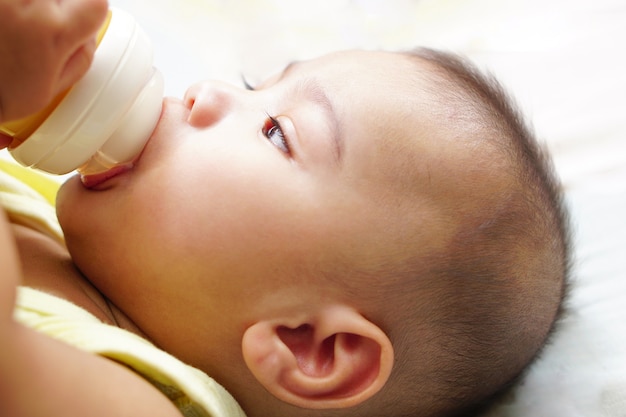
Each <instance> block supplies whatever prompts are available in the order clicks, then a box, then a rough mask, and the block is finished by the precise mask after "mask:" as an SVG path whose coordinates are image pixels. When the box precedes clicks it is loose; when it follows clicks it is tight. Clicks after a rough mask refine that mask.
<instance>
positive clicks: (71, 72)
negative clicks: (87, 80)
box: [54, 39, 96, 95]
mask: <svg viewBox="0 0 626 417" xmlns="http://www.w3.org/2000/svg"><path fill="white" fill-rule="evenodd" d="M95 50H96V40H95V39H91V40H89V41H87V43H85V44H84V45H82V46H81V47H79V48H78V49H77V50H76V51H75V52H74V53H73V54H72V55H71V56H70V58H69V59H68V60H67V62H66V63H65V66H64V67H63V69H62V70H61V74H60V75H59V80H58V83H57V86H56V91H55V92H54V94H55V95H56V94H58V93H60V92H62V91H65V90H66V89H67V88H69V87H71V86H72V85H73V84H74V83H76V82H77V81H78V80H79V79H80V78H81V77H82V76H83V75H85V73H86V72H87V70H88V69H89V66H90V65H91V62H92V61H93V56H94V52H95Z"/></svg>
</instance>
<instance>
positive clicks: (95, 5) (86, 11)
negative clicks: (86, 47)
mask: <svg viewBox="0 0 626 417" xmlns="http://www.w3.org/2000/svg"><path fill="white" fill-rule="evenodd" d="M108 7H109V6H108V3H107V1H106V0H60V1H59V8H60V12H61V15H62V16H64V20H65V25H64V27H65V36H66V37H67V40H68V42H74V45H75V46H77V45H80V44H82V43H84V42H85V41H86V40H87V39H90V38H92V37H94V36H95V35H96V32H97V31H98V29H100V26H102V24H103V23H104V19H105V17H106V15H107V11H108Z"/></svg>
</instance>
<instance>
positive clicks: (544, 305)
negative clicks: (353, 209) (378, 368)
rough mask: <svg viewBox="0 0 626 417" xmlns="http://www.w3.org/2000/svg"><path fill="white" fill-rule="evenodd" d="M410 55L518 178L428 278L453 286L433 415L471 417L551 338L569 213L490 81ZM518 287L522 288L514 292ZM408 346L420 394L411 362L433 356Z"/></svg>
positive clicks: (440, 56) (404, 362)
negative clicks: (446, 360) (413, 352)
mask: <svg viewBox="0 0 626 417" xmlns="http://www.w3.org/2000/svg"><path fill="white" fill-rule="evenodd" d="M405 54H406V55H407V56H409V57H410V58H411V59H417V60H419V61H420V63H422V64H423V63H424V62H426V63H428V64H429V65H430V67H431V68H432V71H431V72H430V73H429V74H428V75H427V76H428V77H430V81H432V83H431V84H432V88H433V91H432V94H433V96H436V97H439V101H440V103H439V104H440V105H443V106H458V108H459V109H461V110H463V111H465V114H466V115H467V117H466V120H465V122H464V121H460V123H459V125H458V126H456V127H455V128H458V129H461V130H462V129H464V128H465V126H464V125H463V123H468V124H472V129H474V131H475V127H476V125H478V126H480V132H481V135H482V136H481V139H482V140H484V141H486V142H489V145H490V146H494V147H496V148H497V149H498V150H499V152H500V153H499V154H500V155H501V156H502V158H503V160H505V161H506V167H507V168H506V169H507V171H508V173H509V174H510V176H511V177H512V178H514V179H515V180H514V183H515V185H514V190H513V191H512V192H511V195H510V196H508V197H507V198H506V199H504V198H503V200H502V207H499V208H498V209H497V210H494V211H493V212H491V213H490V217H489V218H488V221H483V222H481V223H477V224H473V225H469V227H468V228H466V229H464V230H462V231H461V232H460V233H459V234H458V236H457V237H456V238H455V242H454V248H453V249H454V250H451V251H450V256H449V257H445V258H442V259H433V263H434V264H435V265H436V266H435V267H434V268H433V270H432V271H433V275H432V277H431V279H432V280H434V281H437V282H443V283H447V285H448V288H447V289H445V290H443V291H445V297H442V298H443V299H445V300H446V301H445V303H446V304H447V306H444V308H442V311H446V312H447V313H446V314H444V315H442V316H441V317H438V318H437V320H438V325H439V326H440V328H441V329H442V333H443V335H442V336H440V337H439V341H438V344H439V346H440V348H441V349H442V350H443V353H442V357H443V356H445V357H446V358H449V359H450V362H449V363H448V364H447V367H446V368H445V369H442V371H441V373H440V374H439V375H436V377H437V378H439V379H440V385H442V386H445V387H447V389H446V390H444V391H445V392H444V391H441V392H439V393H437V392H433V393H432V395H433V396H440V398H437V399H436V401H435V402H436V403H437V404H438V407H434V408H433V413H432V415H433V416H452V415H464V416H465V415H470V414H471V413H472V412H473V411H472V410H477V409H481V408H483V407H484V406H486V405H488V404H489V403H491V402H493V401H494V399H495V398H497V397H498V396H500V395H501V394H502V393H503V392H505V391H507V389H508V388H510V387H511V386H512V385H513V384H514V383H515V382H516V381H517V380H518V379H519V378H520V377H521V376H522V375H523V374H524V372H525V371H526V370H527V369H528V368H529V366H530V365H531V364H532V363H533V362H534V361H535V359H536V358H537V357H538V355H539V353H540V352H541V351H542V349H543V347H544V346H545V344H546V343H547V341H548V339H549V337H550V335H551V334H552V333H553V332H554V329H555V328H556V323H558V321H559V319H560V317H561V316H562V314H563V311H564V307H563V306H564V303H565V299H566V295H567V293H568V291H567V289H568V285H567V283H568V282H569V276H570V270H571V266H570V265H571V236H570V225H569V216H568V212H567V210H566V206H565V204H564V200H563V191H562V187H561V185H560V181H559V179H558V176H557V175H556V172H555V169H554V166H553V163H552V160H551V158H550V155H549V153H548V152H547V150H546V149H545V147H544V146H543V145H542V144H540V143H539V141H538V140H537V138H536V137H535V135H534V133H533V131H532V129H531V128H530V127H529V125H528V124H527V123H526V121H525V120H524V118H523V117H522V116H521V113H520V111H519V110H518V109H517V107H516V105H515V102H514V100H513V99H512V98H511V97H510V96H509V95H508V94H507V93H506V91H505V89H504V88H503V87H502V85H501V84H500V83H499V82H498V81H497V80H496V79H495V78H494V77H493V76H491V75H490V74H488V73H484V72H482V71H480V70H479V69H478V68H477V67H476V66H475V65H474V64H472V63H471V62H469V61H468V60H467V59H465V58H463V57H461V56H459V55H457V54H453V53H449V52H444V51H438V50H433V49H428V48H420V49H416V50H412V51H410V52H406V53H405ZM422 75H423V74H422ZM468 131H469V129H468ZM405 283H406V282H405ZM512 283H514V284H513V285H514V286H515V285H520V286H521V288H520V289H519V290H517V289H516V288H507V285H512ZM444 286H445V284H444ZM406 292H407V291H405V293H406ZM402 308H410V305H407V304H406V303H405V304H403V307H402ZM401 332H403V333H404V334H409V333H410V332H411V329H410V328H406V329H404V330H402V331H401ZM402 343H404V344H411V343H415V341H411V340H410V339H408V341H405V342H401V344H402ZM410 349H411V348H410V347H406V346H405V347H404V348H402V347H400V348H399V352H402V351H403V350H404V351H407V350H408V351H409V352H406V355H405V356H407V357H408V358H407V357H405V358H403V357H402V354H400V355H399V360H398V363H397V368H404V369H401V370H400V371H399V372H400V374H399V375H400V376H399V378H400V379H401V380H402V384H403V385H405V386H414V387H416V388H419V387H417V386H416V382H417V380H415V379H413V378H412V376H411V374H410V373H411V368H412V365H411V362H412V361H420V360H422V361H423V360H426V359H425V358H411V357H410V356H411V355H410ZM431 360H436V359H431ZM400 395H401V396H406V395H407V391H404V392H403V393H402V394H400ZM396 401H397V402H396V404H395V405H396V408H397V409H398V410H399V412H398V414H394V415H412V414H415V412H414V411H413V412H412V411H411V407H413V409H416V408H419V404H415V403H413V404H412V401H411V398H402V397H396ZM401 403H404V404H405V406H404V408H403V407H402V406H400V404H401ZM402 410H403V411H402Z"/></svg>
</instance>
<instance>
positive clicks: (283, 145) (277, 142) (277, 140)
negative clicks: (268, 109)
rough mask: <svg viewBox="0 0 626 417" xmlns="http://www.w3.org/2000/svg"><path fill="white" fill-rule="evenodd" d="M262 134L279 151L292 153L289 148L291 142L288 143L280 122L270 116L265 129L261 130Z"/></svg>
mask: <svg viewBox="0 0 626 417" xmlns="http://www.w3.org/2000/svg"><path fill="white" fill-rule="evenodd" d="M261 132H262V133H263V135H264V136H265V137H266V138H268V139H269V141H270V142H272V144H273V145H274V146H276V147H277V148H278V149H280V150H281V151H283V152H284V153H286V154H290V153H291V150H290V148H289V142H288V141H287V138H286V137H285V134H284V133H283V129H282V128H281V127H280V123H279V122H278V120H276V119H275V118H273V117H272V116H269V115H268V117H267V120H266V121H265V123H264V124H263V129H261Z"/></svg>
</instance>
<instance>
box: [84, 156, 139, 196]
mask: <svg viewBox="0 0 626 417" xmlns="http://www.w3.org/2000/svg"><path fill="white" fill-rule="evenodd" d="M134 165H135V164H134V163H133V162H129V163H126V164H122V165H116V166H114V167H112V168H110V169H108V170H106V171H102V172H98V173H95V174H81V175H80V181H81V182H82V184H83V186H84V187H85V188H88V189H90V190H94V191H102V190H105V189H107V188H108V187H107V182H108V181H109V180H110V179H111V178H114V177H117V176H118V175H121V174H123V173H125V172H128V171H130V170H131V169H132V168H133V166H134Z"/></svg>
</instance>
